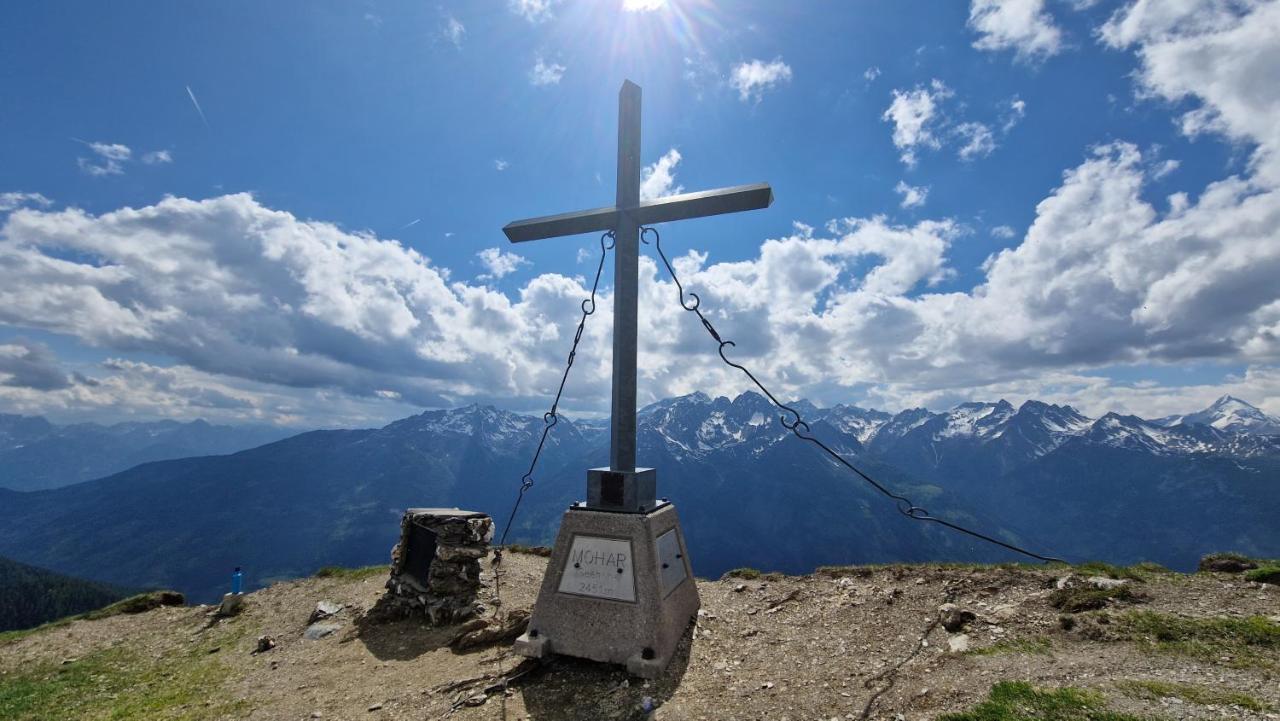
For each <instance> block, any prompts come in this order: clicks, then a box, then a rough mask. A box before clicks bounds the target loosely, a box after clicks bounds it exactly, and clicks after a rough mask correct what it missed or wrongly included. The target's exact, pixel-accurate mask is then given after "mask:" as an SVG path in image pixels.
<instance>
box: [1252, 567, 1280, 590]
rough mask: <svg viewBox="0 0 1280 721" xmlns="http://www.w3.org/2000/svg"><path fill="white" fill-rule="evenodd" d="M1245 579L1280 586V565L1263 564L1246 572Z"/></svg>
mask: <svg viewBox="0 0 1280 721" xmlns="http://www.w3.org/2000/svg"><path fill="white" fill-rule="evenodd" d="M1244 577H1245V580H1248V581H1257V582H1258V583H1270V584H1272V585H1276V586H1280V566H1263V567H1262V568H1255V569H1253V570H1252V571H1245V572H1244Z"/></svg>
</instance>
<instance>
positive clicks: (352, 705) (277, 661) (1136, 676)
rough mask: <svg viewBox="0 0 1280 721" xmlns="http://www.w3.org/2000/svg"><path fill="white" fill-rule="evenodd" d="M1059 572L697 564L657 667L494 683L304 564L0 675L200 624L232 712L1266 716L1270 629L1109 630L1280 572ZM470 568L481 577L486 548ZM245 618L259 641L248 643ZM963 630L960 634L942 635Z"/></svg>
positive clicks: (1257, 611)
mask: <svg viewBox="0 0 1280 721" xmlns="http://www.w3.org/2000/svg"><path fill="white" fill-rule="evenodd" d="M545 563H546V560H545V559H544V558H541V557H538V556H534V555H528V554H508V555H507V557H506V560H505V561H504V563H503V582H502V600H503V604H502V605H501V607H500V608H498V609H497V611H498V612H499V615H501V614H502V613H503V612H510V611H511V610H514V609H528V608H530V607H531V606H532V603H533V600H534V596H535V595H536V591H537V588H538V584H539V582H540V579H541V576H542V572H543V569H544V567H545ZM1065 573H1066V572H1065V571H1062V570H1056V571H1055V570H1041V569H1029V568H1025V567H1007V568H1005V567H999V568H993V567H980V568H964V567H961V568H946V567H937V566H898V567H874V568H857V569H846V570H843V571H839V572H827V573H818V574H813V575H810V576H802V577H791V576H785V577H784V576H766V577H762V578H758V579H753V580H742V579H734V578H726V579H721V580H718V581H699V582H698V590H699V592H700V594H701V597H702V605H703V610H702V611H701V612H700V614H699V618H698V622H697V623H696V624H695V625H694V626H692V627H691V628H690V631H689V633H688V634H687V636H686V638H685V640H684V642H683V643H682V645H681V648H680V651H679V652H678V653H677V656H676V658H675V660H674V661H673V662H672V665H671V667H670V668H669V669H668V672H667V674H666V675H665V676H664V677H663V678H661V679H659V680H657V681H653V682H646V681H642V680H639V679H634V678H629V677H628V676H627V674H626V673H625V672H624V671H623V670H621V669H620V668H618V667H610V666H604V665H600V664H594V663H590V662H585V661H579V660H575V659H568V658H557V659H555V660H553V661H551V662H549V663H546V664H542V665H540V666H537V667H536V668H534V669H533V670H532V671H530V672H529V673H527V674H526V675H524V676H522V677H520V678H518V679H516V680H514V681H513V682H512V683H511V684H510V687H509V689H508V690H507V692H506V693H505V694H504V693H503V692H501V691H500V690H496V691H491V692H490V693H487V694H486V693H485V688H486V686H489V685H491V684H492V683H493V678H494V677H495V674H498V673H500V672H506V671H510V670H511V669H512V668H514V667H516V666H517V664H518V663H520V661H521V659H520V658H518V657H515V656H513V655H512V654H510V653H508V652H507V650H506V649H507V644H501V645H499V646H491V647H488V648H482V649H478V650H474V651H469V652H465V653H457V652H455V651H454V650H452V649H451V648H450V647H449V646H448V643H449V641H450V640H451V639H452V637H453V635H454V630H453V629H431V628H428V627H425V626H423V625H421V624H419V623H417V622H411V621H403V622H396V623H390V624H384V625H376V626H375V625H366V624H357V623H356V622H357V621H358V620H359V619H361V617H362V616H363V614H364V613H365V612H366V611H367V610H368V609H370V608H371V607H372V606H373V604H374V603H375V602H376V600H377V599H378V597H379V596H380V595H381V593H382V581H383V579H382V578H381V577H379V576H373V577H367V578H364V579H341V578H330V579H321V578H311V579H303V580H299V581H290V582H285V583H280V584H277V585H274V586H272V587H270V588H268V589H265V590H262V591H259V592H256V593H254V594H252V595H251V596H250V597H249V599H248V601H249V603H248V606H247V610H246V611H245V612H244V613H243V614H242V615H240V616H238V617H236V618H234V619H228V620H223V621H220V622H218V623H217V624H216V625H213V626H210V620H209V618H208V611H209V609H207V608H162V609H157V610H155V611H150V612H147V613H144V614H139V615H136V616H117V617H113V618H109V619H104V620H99V621H78V622H75V623H73V624H70V625H68V626H64V627H58V628H51V629H48V630H46V631H42V632H40V633H37V634H34V635H32V636H29V637H26V638H24V639H21V640H19V641H17V642H14V643H10V644H7V645H3V646H0V680H3V677H4V675H10V674H14V673H18V672H20V671H21V669H23V668H27V667H30V666H32V665H34V664H40V663H58V662H61V661H62V660H65V659H72V658H77V657H81V656H83V655H85V654H89V653H92V652H94V651H96V650H101V649H104V648H110V647H117V646H121V645H123V646H126V647H128V648H130V649H133V650H137V651H139V652H140V653H142V654H150V655H153V656H154V657H157V658H159V657H161V656H164V655H165V654H166V653H172V652H174V651H177V650H182V649H184V648H185V649H189V648H192V647H193V644H201V643H204V644H206V645H207V643H208V639H210V638H218V639H222V640H221V641H220V643H221V644H222V645H221V646H219V647H218V650H217V651H216V654H217V657H218V658H219V659H220V660H221V662H222V663H223V664H225V665H226V667H227V669H228V674H227V681H226V682H225V683H224V684H223V686H222V687H221V688H214V689H209V694H210V696H211V697H217V698H230V699H243V700H244V702H245V707H247V708H248V709H250V710H249V711H248V712H247V713H246V714H245V715H243V716H241V718H249V719H312V718H322V719H369V720H371V721H372V720H377V721H382V720H383V719H414V720H416V721H421V720H423V719H438V718H452V719H458V720H459V721H466V720H470V719H529V720H531V721H533V720H543V719H547V720H549V719H651V720H654V721H656V720H658V719H663V720H667V721H673V720H683V719H707V720H718V719H775V720H780V719H790V720H791V721H799V720H801V719H821V720H822V721H829V720H830V719H862V718H869V719H899V718H901V719H907V720H911V721H914V720H916V719H932V718H936V717H937V716H938V715H940V714H942V713H944V712H947V711H958V710H964V709H967V708H971V707H972V706H974V705H975V704H977V703H979V702H980V701H981V700H982V699H984V698H985V697H986V694H987V692H988V691H989V690H990V688H991V686H992V685H993V684H995V683H997V682H999V681H1005V680H1025V681H1030V682H1031V683H1034V684H1036V685H1038V686H1046V687H1059V686H1075V687H1079V688H1087V689H1093V690H1096V691H1098V692H1101V693H1102V694H1104V695H1105V696H1106V698H1107V702H1108V704H1109V706H1110V707H1111V708H1112V709H1114V710H1117V711H1125V712H1129V713H1134V714H1140V715H1150V716H1155V717H1158V718H1164V719H1245V720H1251V719H1280V682H1278V678H1280V650H1277V649H1276V648H1275V647H1270V648H1265V649H1263V650H1262V651H1260V652H1259V653H1260V655H1259V656H1258V657H1257V659H1256V660H1255V662H1254V663H1252V664H1250V665H1248V666H1245V667H1239V668H1237V667H1236V666H1240V665H1241V664H1239V663H1236V662H1235V659H1233V658H1232V657H1230V656H1229V655H1228V656H1224V657H1222V658H1214V659H1209V660H1199V659H1196V658H1191V657H1187V656H1183V655H1172V654H1168V653H1161V652H1156V651H1154V650H1151V649H1150V648H1148V647H1146V646H1143V645H1139V644H1136V643H1132V642H1129V641H1123V640H1115V639H1116V638H1117V635H1116V634H1115V633H1114V632H1113V630H1112V629H1114V628H1115V621H1114V620H1113V619H1117V618H1121V617H1122V616H1123V614H1124V613H1126V612H1127V611H1128V609H1129V608H1131V607H1132V608H1139V609H1145V610H1151V611H1157V612H1161V613H1168V614H1175V615H1179V616H1183V617H1191V618H1199V617H1211V616H1223V615H1225V616H1234V617H1244V616H1251V615H1263V616H1271V617H1273V618H1274V619H1275V620H1277V621H1280V615H1278V614H1280V589H1277V588H1276V587H1274V586H1264V585H1261V584H1255V583H1249V582H1246V581H1244V580H1243V579H1242V578H1240V577H1238V576H1230V575H1225V574H1197V575H1191V576H1184V575H1177V574H1152V575H1151V576H1150V577H1149V578H1148V579H1147V580H1146V581H1144V582H1133V584H1134V588H1135V589H1137V590H1139V591H1140V594H1141V595H1142V596H1144V597H1145V598H1146V599H1147V600H1146V601H1145V602H1144V603H1141V604H1140V605H1134V606H1130V605H1129V604H1127V603H1121V604H1117V605H1112V606H1109V607H1107V608H1104V609H1102V610H1099V611H1091V612H1087V613H1083V614H1079V615H1077V616H1076V618H1077V619H1078V621H1077V623H1076V624H1075V626H1074V628H1073V629H1072V630H1064V629H1063V628H1062V623H1061V621H1060V616H1061V613H1060V612H1059V611H1058V610H1056V609H1054V608H1052V607H1051V606H1050V604H1049V600H1048V599H1049V596H1050V594H1051V593H1052V592H1053V590H1054V588H1055V583H1056V581H1057V580H1058V579H1059V578H1060V577H1061V576H1063V575H1064V574H1065ZM484 580H485V583H486V586H487V589H488V590H489V592H491V591H492V587H493V586H492V581H493V578H492V570H491V568H490V567H489V565H488V564H486V566H485V579H484ZM322 599H323V600H330V601H335V602H338V603H341V604H343V605H344V606H345V608H344V610H343V611H342V612H340V613H339V614H338V615H337V616H336V617H335V618H334V619H333V621H335V622H336V623H337V624H338V625H339V626H340V628H339V630H338V631H337V632H335V633H333V634H331V635H329V636H327V637H324V638H321V639H319V640H307V639H304V637H303V632H304V631H305V630H306V628H307V620H308V616H309V615H310V613H311V611H312V609H313V608H314V607H315V604H316V602H317V601H320V600H322ZM947 602H953V603H955V604H957V605H959V606H960V607H962V608H964V609H967V610H969V611H971V612H972V613H973V614H975V616H976V618H975V619H974V620H972V621H970V622H969V623H968V624H967V626H966V627H965V628H964V629H962V631H961V632H959V633H950V632H948V631H947V630H945V629H944V628H943V627H942V626H941V625H939V624H937V623H936V622H935V620H936V619H937V618H938V607H939V606H940V605H941V604H943V603H947ZM1108 622H1109V623H1108ZM926 632H927V633H926ZM262 635H269V636H271V637H272V638H273V639H274V640H275V641H276V643H277V646H276V647H275V648H273V649H271V650H270V651H267V652H265V653H252V652H253V651H254V649H255V646H256V642H257V639H258V637H259V636H262ZM961 636H963V638H960V637H961ZM922 639H923V643H922ZM966 643H967V645H968V649H969V650H968V652H959V651H957V650H953V646H954V647H956V648H959V647H962V646H964V645H965V644H966ZM202 648H203V646H202ZM904 659H905V662H904ZM899 664H901V665H900V667H899ZM895 668H896V669H897V670H896V671H895V670H894V669H895ZM1126 679H1128V680H1143V681H1160V682H1167V683H1180V684H1194V685H1197V686H1202V687H1209V688H1212V689H1218V690H1232V691H1236V692H1240V693H1244V694H1247V695H1248V696H1250V697H1252V698H1253V699H1255V700H1257V701H1258V702H1260V703H1261V704H1263V705H1265V706H1269V708H1265V709H1264V710H1261V711H1256V710H1255V711H1251V710H1248V709H1245V708H1241V707H1238V706H1229V705H1214V704H1205V703H1192V702H1189V701H1186V700H1183V699H1178V698H1160V697H1152V698H1147V699H1143V698H1133V697H1131V696H1129V695H1126V694H1125V693H1122V691H1121V689H1120V687H1119V686H1118V682H1122V681H1124V680H1126ZM468 700H469V703H471V704H475V705H467V704H466V703H464V702H467V701H468ZM646 708H647V709H649V710H646ZM864 711H865V712H866V715H865V716H864Z"/></svg>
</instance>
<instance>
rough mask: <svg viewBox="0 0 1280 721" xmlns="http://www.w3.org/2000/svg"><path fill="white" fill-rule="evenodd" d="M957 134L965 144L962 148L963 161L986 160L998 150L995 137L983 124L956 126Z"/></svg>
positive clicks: (971, 123) (961, 156) (961, 157)
mask: <svg viewBox="0 0 1280 721" xmlns="http://www.w3.org/2000/svg"><path fill="white" fill-rule="evenodd" d="M955 133H956V136H957V137H959V138H960V139H961V140H962V141H963V142H964V145H962V146H961V147H960V159H961V160H973V159H974V158H985V157H987V156H988V155H990V154H991V153H992V151H994V150H995V149H996V138H995V135H994V134H992V132H991V128H989V127H987V126H986V125H984V124H982V123H973V122H970V123H961V124H959V125H957V126H956V129H955Z"/></svg>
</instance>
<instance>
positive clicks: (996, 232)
mask: <svg viewBox="0 0 1280 721" xmlns="http://www.w3.org/2000/svg"><path fill="white" fill-rule="evenodd" d="M991 235H992V236H994V237H996V238H1000V239H1002V240H1008V239H1009V238H1012V237H1013V236H1014V235H1017V232H1016V231H1014V229H1013V228H1012V227H1010V226H1008V225H997V226H996V227H994V228H992V229H991Z"/></svg>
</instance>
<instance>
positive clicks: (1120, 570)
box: [1075, 561, 1174, 582]
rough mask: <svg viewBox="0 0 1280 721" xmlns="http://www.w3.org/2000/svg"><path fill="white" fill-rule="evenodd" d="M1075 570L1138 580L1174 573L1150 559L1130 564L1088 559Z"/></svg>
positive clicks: (1089, 573) (1106, 576) (1085, 573)
mask: <svg viewBox="0 0 1280 721" xmlns="http://www.w3.org/2000/svg"><path fill="white" fill-rule="evenodd" d="M1075 570H1076V573H1079V574H1081V575H1085V576H1102V577H1104V578H1115V579H1120V580H1126V581H1138V582H1144V581H1148V580H1150V579H1151V577H1152V576H1154V575H1156V574H1172V573H1174V572H1173V571H1170V570H1169V569H1167V568H1165V567H1164V566H1161V565H1160V564H1158V563H1152V562H1150V561H1143V562H1142V563H1135V564H1134V565H1132V566H1117V565H1115V564H1112V563H1103V562H1102V561H1089V562H1088V563H1082V564H1080V565H1078V566H1076V567H1075Z"/></svg>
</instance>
